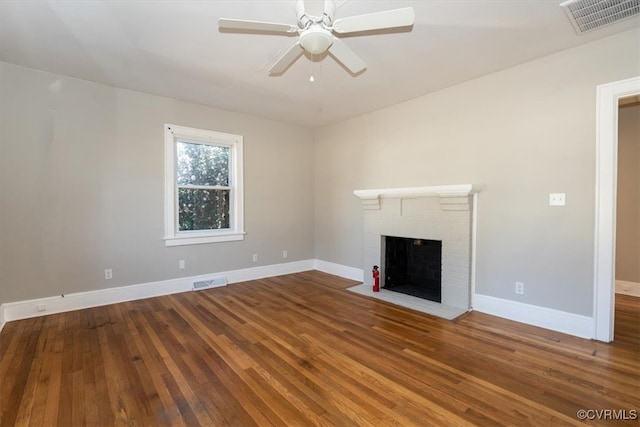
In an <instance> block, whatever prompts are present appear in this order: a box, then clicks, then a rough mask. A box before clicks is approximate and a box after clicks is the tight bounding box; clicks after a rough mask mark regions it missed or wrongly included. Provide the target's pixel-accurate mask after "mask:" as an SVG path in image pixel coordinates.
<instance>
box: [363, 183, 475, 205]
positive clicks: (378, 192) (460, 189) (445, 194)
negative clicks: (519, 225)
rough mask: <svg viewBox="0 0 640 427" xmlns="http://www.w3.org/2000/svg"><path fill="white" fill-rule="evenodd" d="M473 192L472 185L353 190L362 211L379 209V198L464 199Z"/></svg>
mask: <svg viewBox="0 0 640 427" xmlns="http://www.w3.org/2000/svg"><path fill="white" fill-rule="evenodd" d="M472 191H473V185H471V184H460V185H435V186H427V187H402V188H379V189H368V190H354V191H353V194H354V195H355V196H356V197H358V198H359V199H360V200H362V207H363V208H364V209H380V198H381V197H395V198H414V197H430V196H431V197H432V196H437V197H440V198H442V199H445V198H455V197H466V196H468V195H469V194H471V193H472Z"/></svg>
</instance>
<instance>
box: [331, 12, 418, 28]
mask: <svg viewBox="0 0 640 427" xmlns="http://www.w3.org/2000/svg"><path fill="white" fill-rule="evenodd" d="M414 19H415V13H414V12H413V8H412V7H405V8H403V9H393V10H385V11H383V12H374V13H367V14H365V15H356V16H349V17H347V18H341V19H336V22H335V23H334V24H333V31H335V32H336V33H338V34H345V33H354V32H357V31H371V30H381V29H384V28H395V27H405V26H409V25H413V21H414Z"/></svg>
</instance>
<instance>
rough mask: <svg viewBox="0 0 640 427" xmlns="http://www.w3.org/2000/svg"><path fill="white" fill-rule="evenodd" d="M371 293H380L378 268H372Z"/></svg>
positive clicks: (375, 266)
mask: <svg viewBox="0 0 640 427" xmlns="http://www.w3.org/2000/svg"><path fill="white" fill-rule="evenodd" d="M372 273H373V292H380V270H378V266H377V265H374V266H373V271H372Z"/></svg>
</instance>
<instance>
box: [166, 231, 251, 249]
mask: <svg viewBox="0 0 640 427" xmlns="http://www.w3.org/2000/svg"><path fill="white" fill-rule="evenodd" d="M244 234H245V233H244V232H230V233H224V234H216V235H207V236H177V237H165V238H164V245H165V246H186V245H201V244H204V243H220V242H236V241H239V240H244Z"/></svg>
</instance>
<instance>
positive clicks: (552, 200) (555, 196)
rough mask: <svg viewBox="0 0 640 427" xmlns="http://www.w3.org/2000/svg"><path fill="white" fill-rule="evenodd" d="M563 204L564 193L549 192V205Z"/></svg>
mask: <svg viewBox="0 0 640 427" xmlns="http://www.w3.org/2000/svg"><path fill="white" fill-rule="evenodd" d="M564 205H565V193H550V194H549V206H564Z"/></svg>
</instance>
